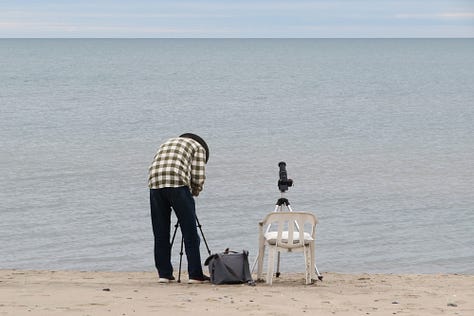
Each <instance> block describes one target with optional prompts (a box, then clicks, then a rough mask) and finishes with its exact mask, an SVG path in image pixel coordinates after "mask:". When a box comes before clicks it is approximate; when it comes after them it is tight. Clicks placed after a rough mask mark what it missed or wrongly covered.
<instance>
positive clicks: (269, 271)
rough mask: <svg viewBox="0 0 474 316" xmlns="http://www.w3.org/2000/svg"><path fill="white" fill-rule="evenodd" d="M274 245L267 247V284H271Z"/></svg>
mask: <svg viewBox="0 0 474 316" xmlns="http://www.w3.org/2000/svg"><path fill="white" fill-rule="evenodd" d="M275 252H276V250H275V247H269V249H268V268H267V284H269V285H272V284H273V270H274V264H275Z"/></svg>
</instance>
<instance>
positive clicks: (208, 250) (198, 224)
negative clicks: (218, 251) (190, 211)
mask: <svg viewBox="0 0 474 316" xmlns="http://www.w3.org/2000/svg"><path fill="white" fill-rule="evenodd" d="M196 223H197V227H198V228H199V231H200V232H201V236H202V239H203V240H204V244H206V249H207V253H208V254H209V255H211V250H210V249H209V245H208V244H207V240H206V237H205V236H204V233H203V232H202V226H201V223H200V222H199V219H198V218H197V216H196Z"/></svg>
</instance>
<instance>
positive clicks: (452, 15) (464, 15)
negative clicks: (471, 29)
mask: <svg viewBox="0 0 474 316" xmlns="http://www.w3.org/2000/svg"><path fill="white" fill-rule="evenodd" d="M395 18H397V19H473V18H474V12H445V13H426V14H425V13H401V14H396V15H395Z"/></svg>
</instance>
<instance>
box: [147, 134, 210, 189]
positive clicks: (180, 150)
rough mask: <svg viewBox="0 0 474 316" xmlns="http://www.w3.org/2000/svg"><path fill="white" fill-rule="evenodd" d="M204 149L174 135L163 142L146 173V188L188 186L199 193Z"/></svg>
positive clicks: (202, 177)
mask: <svg viewBox="0 0 474 316" xmlns="http://www.w3.org/2000/svg"><path fill="white" fill-rule="evenodd" d="M205 164H206V150H205V149H204V148H203V147H202V146H201V144H199V143H198V142H197V141H195V140H193V139H191V138H185V137H176V138H171V139H169V140H168V141H166V142H165V143H163V144H162V145H161V146H160V148H159V149H158V152H157V153H156V155H155V158H154V159H153V162H152V164H151V166H150V168H149V170H148V171H149V172H148V187H149V188H150V189H160V188H168V187H173V188H176V187H181V186H188V187H189V188H190V189H191V192H192V194H193V195H195V196H196V195H198V194H199V192H201V190H202V187H203V185H204V180H205V179H206V175H205Z"/></svg>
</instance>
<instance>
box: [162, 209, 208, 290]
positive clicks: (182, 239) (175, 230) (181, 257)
mask: <svg viewBox="0 0 474 316" xmlns="http://www.w3.org/2000/svg"><path fill="white" fill-rule="evenodd" d="M196 224H197V227H198V228H199V231H200V232H201V236H202V239H203V240H204V243H205V244H206V249H207V253H208V254H209V255H211V250H209V245H208V244H207V240H206V237H204V233H203V232H202V226H201V223H200V222H199V219H198V218H197V216H196ZM178 227H179V221H177V222H176V224H175V225H174V232H173V238H172V239H171V243H170V249H172V248H173V243H174V239H175V237H176V232H177V231H178ZM183 248H184V237H183V235H182V234H181V248H180V251H179V272H178V280H177V282H178V283H180V282H181V264H182V263H183Z"/></svg>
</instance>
